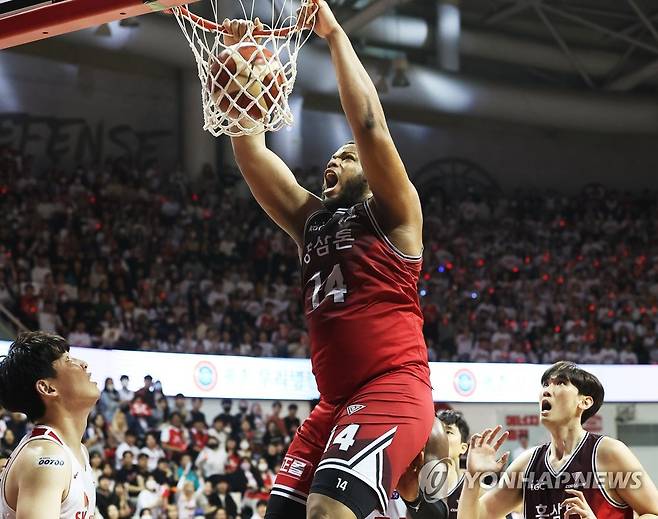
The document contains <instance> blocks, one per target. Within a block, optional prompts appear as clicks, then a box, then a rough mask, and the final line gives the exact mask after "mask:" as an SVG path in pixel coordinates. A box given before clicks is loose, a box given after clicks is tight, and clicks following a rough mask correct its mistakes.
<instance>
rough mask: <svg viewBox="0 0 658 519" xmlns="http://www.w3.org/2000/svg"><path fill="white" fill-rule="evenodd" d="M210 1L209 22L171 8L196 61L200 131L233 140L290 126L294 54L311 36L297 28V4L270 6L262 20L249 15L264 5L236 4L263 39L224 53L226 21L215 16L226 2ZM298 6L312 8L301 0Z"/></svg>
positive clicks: (242, 0) (248, 39)
mask: <svg viewBox="0 0 658 519" xmlns="http://www.w3.org/2000/svg"><path fill="white" fill-rule="evenodd" d="M209 1H210V3H211V5H212V12H213V18H214V19H212V20H209V19H203V18H200V17H198V16H196V15H195V14H194V13H192V12H191V10H190V9H189V5H182V6H180V7H174V8H172V12H173V13H174V15H175V16H176V19H177V21H178V24H179V25H180V27H181V29H182V30H183V34H184V35H185V38H187V41H188V42H189V44H190V47H191V48H192V52H193V53H194V57H195V59H196V63H197V71H198V74H199V80H200V81H201V100H202V103H203V121H204V125H203V129H204V130H208V131H209V132H210V133H212V134H213V135H214V136H215V137H217V136H219V135H229V136H232V137H236V136H240V135H250V134H256V133H261V132H263V131H277V130H279V129H281V128H282V127H283V126H284V125H287V126H290V125H291V124H292V122H293V117H292V112H291V111H290V107H289V106H288V96H289V95H290V93H291V92H292V89H293V86H294V84H295V78H296V76H297V53H298V52H299V50H300V49H301V47H302V46H303V45H304V43H306V41H307V40H308V38H309V36H310V35H311V31H306V32H305V31H302V30H299V29H297V28H296V25H297V15H298V8H299V7H300V5H299V3H298V2H293V0H270V1H271V3H272V6H271V13H270V14H268V15H267V18H266V17H264V16H263V14H260V13H255V12H254V11H255V9H254V8H255V4H256V3H258V4H259V6H261V5H262V4H263V3H264V2H263V0H235V1H236V2H239V4H240V7H241V10H242V13H241V15H239V16H238V17H239V18H242V19H248V20H254V19H255V17H256V16H259V17H260V20H261V21H262V23H263V25H264V31H265V32H266V33H267V34H266V35H265V36H262V37H258V38H257V40H256V39H255V38H254V37H253V36H251V35H249V34H246V35H245V36H244V37H243V38H242V40H241V41H240V43H239V44H237V45H233V46H230V47H227V46H226V45H224V43H223V38H222V33H221V32H220V30H218V26H220V25H221V24H222V22H223V21H224V19H225V18H227V17H230V15H227V14H226V13H220V12H219V9H218V5H217V4H218V2H220V1H223V3H224V4H226V0H209ZM249 2H251V6H250V9H247V7H248V6H246V5H245V4H248V3H249ZM192 5H193V4H192ZM302 5H303V6H306V5H309V6H310V5H311V4H310V1H309V0H302ZM268 7H269V5H268ZM309 8H310V9H313V8H312V7H309ZM311 12H312V11H311ZM268 18H269V20H270V23H269V25H268V23H267V22H268ZM291 27H292V30H289V31H288V30H286V28H291ZM264 49H266V50H264ZM270 53H271V55H270Z"/></svg>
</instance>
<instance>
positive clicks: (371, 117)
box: [365, 101, 375, 130]
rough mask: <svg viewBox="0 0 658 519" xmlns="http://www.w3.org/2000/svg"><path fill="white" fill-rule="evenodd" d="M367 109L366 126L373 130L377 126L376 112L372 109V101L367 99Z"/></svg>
mask: <svg viewBox="0 0 658 519" xmlns="http://www.w3.org/2000/svg"><path fill="white" fill-rule="evenodd" d="M367 105H368V107H367V109H366V119H365V126H366V129H368V130H372V129H374V128H375V114H374V113H373V111H372V105H371V104H370V101H367Z"/></svg>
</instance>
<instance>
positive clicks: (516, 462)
mask: <svg viewBox="0 0 658 519" xmlns="http://www.w3.org/2000/svg"><path fill="white" fill-rule="evenodd" d="M541 448H542V445H539V446H537V447H531V448H529V449H527V450H525V451H523V452H522V453H521V454H519V455H518V456H517V457H516V458H514V459H513V460H512V462H511V463H510V464H509V466H508V467H507V471H506V472H507V473H523V472H525V471H526V469H527V468H528V466H529V465H530V463H531V462H532V460H533V458H534V457H535V456H536V455H537V453H538V452H539V451H540V450H541Z"/></svg>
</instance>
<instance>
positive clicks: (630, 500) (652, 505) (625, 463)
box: [597, 437, 658, 519]
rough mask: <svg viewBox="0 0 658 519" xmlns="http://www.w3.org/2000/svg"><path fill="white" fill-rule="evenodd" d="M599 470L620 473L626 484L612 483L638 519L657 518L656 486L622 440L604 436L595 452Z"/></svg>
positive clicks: (618, 474) (657, 492)
mask: <svg viewBox="0 0 658 519" xmlns="http://www.w3.org/2000/svg"><path fill="white" fill-rule="evenodd" d="M597 465H598V468H599V470H601V471H604V472H607V473H609V474H612V475H613V477H619V476H621V479H622V480H625V481H627V484H619V482H617V484H616V485H615V489H614V490H615V492H617V494H618V495H619V497H621V498H622V499H623V500H624V502H625V503H626V504H627V505H628V506H630V507H631V508H632V509H633V511H634V512H635V513H636V514H638V516H639V519H658V490H657V489H656V485H655V484H654V482H653V481H652V480H651V477H650V476H649V474H647V471H646V470H645V469H644V467H643V466H642V464H641V463H640V460H638V459H637V457H636V456H635V454H633V451H631V450H630V449H629V448H628V447H627V446H626V445H625V444H624V443H623V442H620V441H619V440H615V439H613V438H607V437H606V438H603V440H601V444H600V446H599V449H598V452H597Z"/></svg>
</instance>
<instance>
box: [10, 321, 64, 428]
mask: <svg viewBox="0 0 658 519" xmlns="http://www.w3.org/2000/svg"><path fill="white" fill-rule="evenodd" d="M67 351H69V344H68V342H66V339H64V338H63V337H60V336H59V335H55V334H51V333H44V332H24V333H20V334H19V335H18V337H16V340H15V341H14V342H13V343H11V346H9V351H8V352H7V355H6V356H5V357H3V358H2V360H0V405H2V406H3V407H5V408H7V409H8V410H9V411H12V412H19V413H25V414H26V415H27V417H28V418H29V419H30V420H31V421H35V420H38V419H39V418H41V417H42V416H43V415H44V414H46V405H45V404H44V402H43V400H42V399H41V397H40V396H39V393H38V392H37V388H36V384H37V381H38V380H41V379H44V378H55V377H56V376H57V372H56V371H55V368H54V367H53V363H54V362H55V361H56V360H57V359H59V358H60V357H61V356H62V355H64V353H66V352H67Z"/></svg>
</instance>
